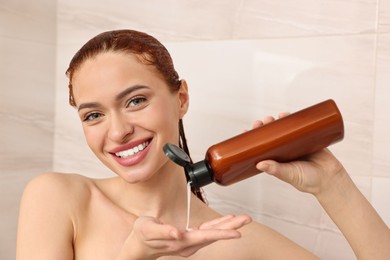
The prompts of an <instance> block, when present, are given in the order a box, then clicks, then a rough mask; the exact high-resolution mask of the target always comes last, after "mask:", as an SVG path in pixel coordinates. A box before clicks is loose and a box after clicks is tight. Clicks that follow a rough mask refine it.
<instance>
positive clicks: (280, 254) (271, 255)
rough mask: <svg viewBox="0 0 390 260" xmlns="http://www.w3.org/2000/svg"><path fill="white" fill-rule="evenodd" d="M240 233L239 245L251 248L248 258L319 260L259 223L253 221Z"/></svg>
mask: <svg viewBox="0 0 390 260" xmlns="http://www.w3.org/2000/svg"><path fill="white" fill-rule="evenodd" d="M240 231H241V234H242V237H241V243H244V244H246V247H248V246H249V247H250V248H251V250H249V251H250V252H251V253H250V254H251V255H250V257H254V258H255V259H307V260H309V259H310V260H312V259H319V258H318V257H317V256H315V255H313V254H312V253H311V252H309V251H308V250H307V249H305V248H303V247H301V246H300V245H298V244H296V243H295V242H294V241H292V240H290V239H288V238H287V237H285V236H283V235H282V234H280V233H278V232H277V231H275V230H273V229H271V228H269V227H267V226H265V225H263V224H261V223H258V222H255V221H253V222H252V223H250V224H249V225H246V226H244V227H243V228H242V229H241V230H240ZM260 256H261V257H260Z"/></svg>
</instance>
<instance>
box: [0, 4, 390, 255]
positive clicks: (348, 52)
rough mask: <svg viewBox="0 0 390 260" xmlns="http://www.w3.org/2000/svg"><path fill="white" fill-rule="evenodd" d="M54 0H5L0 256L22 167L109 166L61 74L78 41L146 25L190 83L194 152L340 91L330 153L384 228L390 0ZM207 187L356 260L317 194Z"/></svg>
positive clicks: (234, 208) (218, 199) (24, 173)
mask: <svg viewBox="0 0 390 260" xmlns="http://www.w3.org/2000/svg"><path fill="white" fill-rule="evenodd" d="M49 2H50V1H43V0H39V1H35V2H34V4H30V5H29V4H20V3H19V4H16V3H14V2H12V1H11V0H6V1H3V2H2V3H1V4H0V26H2V27H0V28H1V30H0V40H1V41H0V44H1V45H0V47H1V48H0V75H1V77H0V82H1V89H2V92H1V96H0V100H1V103H0V109H1V110H0V117H1V118H2V119H3V120H2V122H5V123H2V124H1V126H0V131H1V135H0V138H1V144H2V146H1V148H0V149H1V150H0V151H1V152H0V156H1V159H0V161H1V166H0V167H1V176H0V178H1V183H0V185H1V190H0V194H1V195H2V196H1V197H0V203H1V206H2V207H3V208H4V209H5V210H2V213H1V223H2V224H0V225H1V227H2V230H4V231H2V232H1V233H2V234H1V241H0V242H1V243H0V250H1V251H0V255H4V256H9V257H7V259H12V258H13V255H14V239H15V228H16V215H17V204H18V201H19V198H20V194H21V190H22V187H23V186H24V185H25V183H26V181H27V180H28V179H29V178H30V177H31V176H33V175H35V174H37V173H38V172H40V171H46V170H50V169H52V170H57V171H65V172H79V173H83V174H85V175H88V176H93V177H102V176H109V175H111V174H112V173H110V172H109V171H108V170H106V169H105V168H104V167H103V166H101V165H100V163H99V162H98V161H97V160H96V159H95V158H94V157H93V155H92V154H91V152H89V150H88V148H87V147H86V144H85V142H84V139H83V135H82V130H81V127H80V124H79V120H78V118H77V115H76V113H75V111H73V109H72V108H70V107H69V106H68V104H67V81H66V78H65V76H64V71H65V70H66V68H67V64H68V62H69V60H70V58H71V57H72V55H73V54H74V52H75V51H76V50H77V49H78V48H79V47H80V46H81V44H83V43H84V42H85V41H86V40H87V39H89V38H90V37H92V36H94V35H95V34H97V33H99V32H101V31H104V30H110V29H117V28H133V29H138V30H143V31H146V32H148V33H150V34H152V35H154V36H156V37H157V38H159V39H160V40H161V41H163V42H164V43H165V44H166V46H167V47H168V49H169V50H170V51H171V53H172V55H173V57H174V60H175V61H176V62H175V63H176V66H177V69H178V71H179V73H180V75H181V77H183V78H185V79H187V81H188V83H189V87H190V93H191V107H190V111H189V113H188V115H187V117H186V118H185V127H186V131H187V135H188V139H189V144H190V148H191V151H192V154H193V156H194V159H196V160H198V159H201V158H202V156H203V153H204V151H205V150H206V148H207V147H208V146H209V145H211V144H213V143H215V142H217V141H220V140H223V139H224V138H227V137H230V136H232V135H234V134H236V133H239V132H241V131H242V130H243V129H246V128H248V127H250V124H251V122H252V121H253V120H254V119H257V118H259V117H262V116H264V115H268V114H273V115H275V114H277V113H278V112H280V111H285V110H288V111H294V110H297V109H300V108H303V107H305V106H308V105H311V104H314V103H316V102H318V101H320V100H323V99H326V98H333V99H335V101H336V102H337V103H338V105H339V107H340V109H341V111H342V113H343V115H344V119H345V126H346V136H345V139H344V141H343V142H341V143H339V144H336V145H334V146H333V147H332V148H331V149H332V151H333V152H334V153H336V154H337V156H338V157H339V158H340V159H341V160H342V161H343V162H344V164H345V166H346V167H347V169H348V170H349V172H350V173H351V175H352V177H353V179H354V180H355V181H356V183H357V185H358V186H359V188H360V189H361V190H362V192H363V193H364V194H365V195H366V196H367V198H369V199H370V200H371V201H372V203H373V205H374V206H375V207H376V208H377V209H378V211H379V213H380V214H381V215H382V216H383V218H384V219H385V221H386V222H387V223H388V224H390V210H389V209H388V206H387V205H389V203H390V201H389V198H390V192H389V189H388V188H389V187H390V157H389V153H388V149H387V146H389V145H390V139H389V137H388V133H389V132H390V117H389V116H388V115H387V112H388V111H390V104H389V102H388V99H389V98H390V92H389V90H388V89H389V88H388V87H387V85H388V84H389V83H390V77H389V75H390V73H389V72H390V48H389V47H388V46H390V0H379V1H377V0H375V1H374V0H367V1H354V0H344V1H325V0H293V1H278V0H276V1H275V0H256V1H254V0H246V1H242V0H227V1H226V0H218V1H217V0H213V1H198V0H197V1H194V0H191V1H179V0H172V1H158V0H151V1H125V0H113V1H110V3H108V2H106V1H102V0H98V1H92V0H85V1H76V0H67V1H65V0H59V1H57V3H56V4H57V6H56V5H55V4H53V3H49ZM53 2H55V1H53ZM56 8H57V10H56ZM56 18H57V20H55V19H56ZM3 28H4V30H3ZM53 126H54V137H53V135H52V134H53V129H52V128H53ZM53 145H54V146H53ZM51 163H53V166H52V164H51ZM205 190H206V193H207V196H208V199H209V202H210V205H211V206H213V207H215V208H217V209H218V210H220V211H221V212H225V213H234V212H246V213H248V214H250V215H252V216H253V218H254V219H256V220H258V221H261V222H263V223H265V224H268V225H270V226H271V227H273V228H275V229H277V230H278V231H280V232H281V233H283V234H285V235H286V236H288V237H290V238H292V239H293V240H295V241H296V242H298V243H300V244H302V245H303V246H305V247H306V248H308V249H309V250H311V251H313V252H315V253H317V254H318V255H320V256H321V257H322V258H323V259H355V258H354V257H353V255H352V252H351V250H350V249H349V246H348V245H347V243H346V241H345V239H344V238H343V237H342V236H341V234H340V232H339V231H338V229H337V228H336V227H335V225H334V224H333V223H332V222H331V220H330V219H329V218H328V217H327V216H326V214H324V212H323V211H322V209H321V208H320V207H319V205H318V203H317V202H316V201H315V200H314V199H313V198H312V197H311V196H309V195H307V194H302V193H299V192H298V191H296V190H294V189H293V188H291V187H289V186H287V185H285V184H284V183H281V182H280V181H278V180H275V179H273V178H271V177H269V176H266V175H260V176H257V177H254V178H252V179H250V180H247V181H244V182H242V183H239V184H236V185H233V186H230V187H220V186H217V185H209V186H208V187H206V188H205Z"/></svg>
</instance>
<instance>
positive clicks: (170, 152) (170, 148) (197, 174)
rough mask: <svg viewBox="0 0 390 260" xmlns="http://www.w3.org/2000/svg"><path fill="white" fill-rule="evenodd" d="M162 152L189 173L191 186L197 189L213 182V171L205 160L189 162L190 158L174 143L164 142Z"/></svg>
mask: <svg viewBox="0 0 390 260" xmlns="http://www.w3.org/2000/svg"><path fill="white" fill-rule="evenodd" d="M163 151H164V153H165V154H166V155H167V156H168V158H169V159H171V160H172V161H173V162H175V163H176V164H178V165H180V166H182V167H184V168H185V170H186V171H187V173H188V175H189V181H191V186H192V187H194V188H195V189H199V188H200V187H203V186H205V185H207V184H210V183H212V182H213V177H212V176H213V172H212V169H211V167H210V166H209V164H208V162H207V161H206V160H203V161H200V162H197V163H194V164H191V159H190V157H189V156H188V154H186V152H184V151H183V150H182V149H181V148H180V147H178V146H176V145H174V144H169V143H168V144H166V145H164V147H163Z"/></svg>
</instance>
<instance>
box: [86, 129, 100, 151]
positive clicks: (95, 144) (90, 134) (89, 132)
mask: <svg viewBox="0 0 390 260" xmlns="http://www.w3.org/2000/svg"><path fill="white" fill-rule="evenodd" d="M83 131H84V136H85V141H86V142H87V144H88V146H89V148H91V150H92V151H93V152H94V153H95V151H96V150H97V149H98V148H99V147H100V146H101V141H102V138H101V133H100V131H99V129H98V127H83Z"/></svg>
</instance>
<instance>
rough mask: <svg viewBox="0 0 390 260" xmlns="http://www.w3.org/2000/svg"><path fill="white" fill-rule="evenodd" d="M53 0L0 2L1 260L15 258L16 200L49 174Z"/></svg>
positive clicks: (54, 23) (53, 64)
mask: <svg viewBox="0 0 390 260" xmlns="http://www.w3.org/2000/svg"><path fill="white" fill-rule="evenodd" d="M55 44H56V3H55V1H45V0H37V1H32V2H29V1H24V2H23V1H12V0H2V1H1V2H0V122H1V123H0V207H1V209H0V212H1V213H0V258H1V259H15V253H14V252H15V237H16V226H17V212H18V206H19V199H20V196H21V193H22V190H23V187H24V186H25V184H26V183H27V181H28V180H29V179H30V178H31V177H32V176H34V175H36V174H38V173H40V172H43V171H49V170H52V168H53V166H52V161H53V141H54V139H53V136H54V135H53V133H54V131H53V129H54V102H53V101H54V97H55V73H56V70H55V67H56V64H55V62H56V61H55V49H56V46H55Z"/></svg>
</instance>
